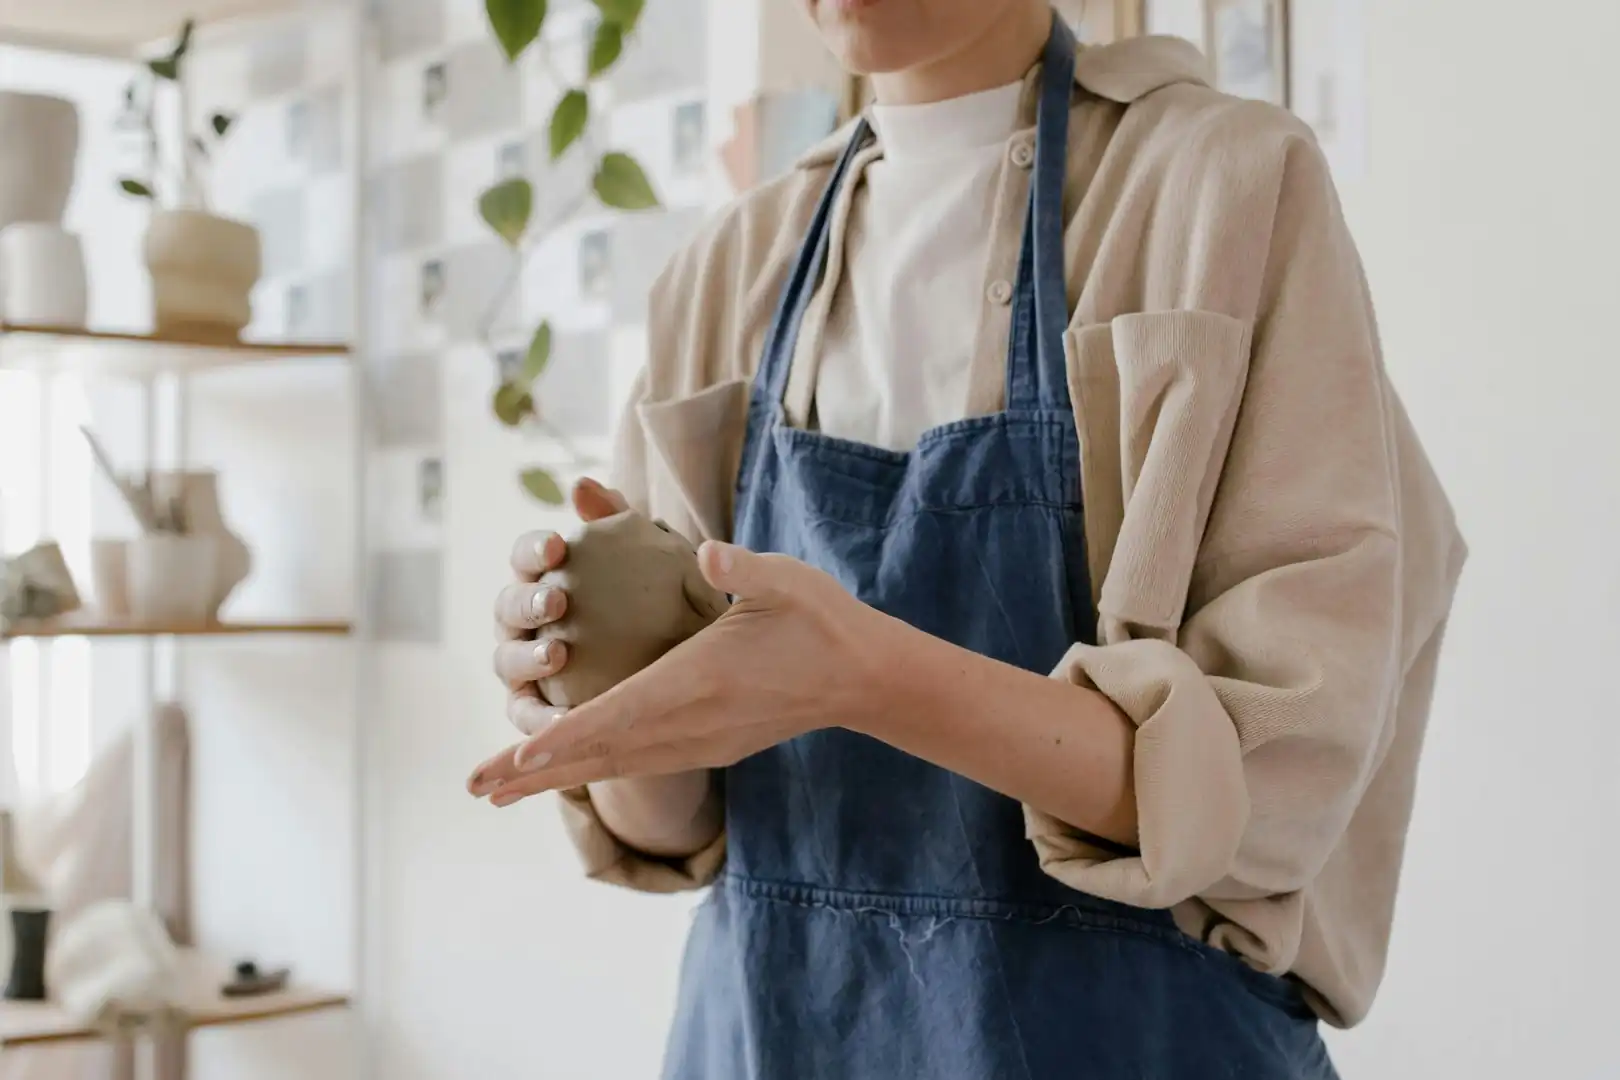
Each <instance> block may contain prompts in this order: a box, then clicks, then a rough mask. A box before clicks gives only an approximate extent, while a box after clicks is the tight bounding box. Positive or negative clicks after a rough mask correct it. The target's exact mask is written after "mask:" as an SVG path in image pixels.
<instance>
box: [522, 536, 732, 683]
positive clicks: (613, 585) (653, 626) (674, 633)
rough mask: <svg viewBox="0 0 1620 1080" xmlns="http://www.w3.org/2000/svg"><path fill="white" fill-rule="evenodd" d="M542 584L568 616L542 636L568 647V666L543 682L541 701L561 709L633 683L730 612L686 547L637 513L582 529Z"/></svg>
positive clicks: (690, 548)
mask: <svg viewBox="0 0 1620 1080" xmlns="http://www.w3.org/2000/svg"><path fill="white" fill-rule="evenodd" d="M542 581H543V582H544V583H546V584H553V585H556V586H558V587H560V588H562V589H564V590H565V591H566V592H567V593H568V611H567V613H566V614H565V615H564V616H563V618H562V619H560V620H559V621H558V622H556V623H554V624H552V625H551V626H549V627H547V628H546V636H547V637H549V638H553V639H555V640H559V641H565V642H567V643H568V649H569V652H568V663H567V665H566V666H564V668H563V670H562V671H561V672H560V673H559V674H557V675H555V676H553V677H552V678H549V679H543V680H541V682H540V692H541V694H542V695H543V696H544V697H545V699H546V700H547V701H549V702H550V703H551V704H553V705H558V706H562V707H565V708H566V707H571V706H574V705H579V704H582V703H584V702H586V701H589V700H590V699H591V698H593V697H596V696H597V695H598V694H601V693H602V692H604V691H606V690H608V689H610V688H611V687H613V686H614V685H616V684H617V683H619V682H622V681H623V680H624V679H626V678H628V677H629V676H631V675H634V674H635V673H636V672H638V671H640V670H641V669H642V668H644V667H646V666H647V665H648V664H651V663H652V662H653V661H654V660H657V659H658V658H659V657H660V656H662V655H664V653H666V652H668V651H669V650H670V649H672V648H674V647H675V646H676V645H679V644H680V643H681V642H683V641H685V640H686V639H687V638H689V637H691V636H692V635H693V634H695V633H697V632H698V631H699V630H701V629H703V628H704V627H705V626H708V625H709V624H710V623H712V622H714V620H716V619H718V618H719V617H720V615H721V614H722V613H723V612H724V611H725V610H726V608H727V606H728V601H727V599H726V595H725V593H723V592H721V591H720V590H719V589H716V588H715V587H714V586H713V585H710V584H709V583H708V581H707V580H705V579H704V577H703V573H702V571H701V570H700V569H699V568H698V561H697V551H696V549H694V548H693V546H692V544H691V542H690V541H688V540H687V539H686V538H685V537H684V536H682V535H681V534H679V533H677V532H675V531H674V530H673V529H671V528H669V526H667V525H665V524H664V523H663V522H660V521H654V520H653V519H651V518H649V517H647V516H645V515H643V514H640V513H637V512H636V511H634V510H627V511H625V512H624V513H621V514H615V515H613V516H612V517H606V518H601V519H599V520H597V521H592V522H589V523H587V524H585V525H584V526H582V527H581V528H580V529H579V531H578V532H577V533H576V534H575V535H574V536H572V537H570V538H569V541H568V559H567V561H566V562H565V563H564V564H563V565H562V566H561V567H559V568H558V569H557V570H554V571H552V572H551V573H549V574H547V575H546V576H545V577H544V578H543V579H542Z"/></svg>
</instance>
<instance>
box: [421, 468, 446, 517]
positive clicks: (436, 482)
mask: <svg viewBox="0 0 1620 1080" xmlns="http://www.w3.org/2000/svg"><path fill="white" fill-rule="evenodd" d="M416 505H417V509H418V510H419V511H420V512H421V514H422V517H423V519H424V520H426V521H443V520H444V460H443V459H442V458H436V457H430V458H423V459H422V460H421V462H420V463H418V465H417V467H416Z"/></svg>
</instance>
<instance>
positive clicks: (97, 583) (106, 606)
mask: <svg viewBox="0 0 1620 1080" xmlns="http://www.w3.org/2000/svg"><path fill="white" fill-rule="evenodd" d="M90 593H91V598H92V600H93V601H94V603H95V607H96V611H97V612H98V613H100V615H101V617H102V618H104V619H109V620H111V619H122V618H126V617H127V616H128V615H129V541H128V540H110V539H104V538H101V539H95V540H92V541H90Z"/></svg>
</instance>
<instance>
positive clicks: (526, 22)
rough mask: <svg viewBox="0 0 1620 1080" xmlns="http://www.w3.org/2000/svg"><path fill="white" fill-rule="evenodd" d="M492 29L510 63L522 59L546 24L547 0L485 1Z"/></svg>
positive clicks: (485, 8) (486, 12)
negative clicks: (524, 51)
mask: <svg viewBox="0 0 1620 1080" xmlns="http://www.w3.org/2000/svg"><path fill="white" fill-rule="evenodd" d="M484 14H486V15H487V16H489V28H490V29H491V30H493V31H495V40H496V41H498V42H500V44H501V51H502V52H504V53H505V54H506V60H507V62H508V63H511V62H513V61H515V60H516V59H517V58H518V57H520V56H522V55H523V50H524V49H527V48H528V47H529V46H530V45H533V44H534V39H535V38H537V37H539V36H540V28H541V27H542V26H544V25H545V21H546V0H484Z"/></svg>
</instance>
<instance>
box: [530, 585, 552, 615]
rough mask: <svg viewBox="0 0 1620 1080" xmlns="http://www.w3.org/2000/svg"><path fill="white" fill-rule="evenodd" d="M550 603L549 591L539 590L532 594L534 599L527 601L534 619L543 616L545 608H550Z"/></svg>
mask: <svg viewBox="0 0 1620 1080" xmlns="http://www.w3.org/2000/svg"><path fill="white" fill-rule="evenodd" d="M550 603H551V590H550V589H541V590H540V591H539V592H537V593H535V594H534V599H532V600H530V601H529V607H530V608H531V610H532V611H533V612H534V615H535V617H536V618H540V617H543V616H544V615H545V613H546V608H547V607H548V606H550Z"/></svg>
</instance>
